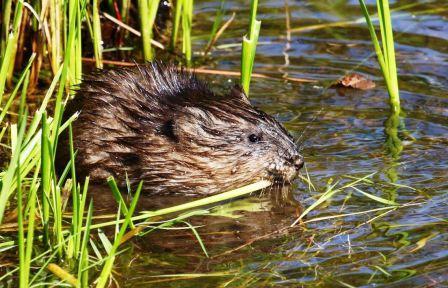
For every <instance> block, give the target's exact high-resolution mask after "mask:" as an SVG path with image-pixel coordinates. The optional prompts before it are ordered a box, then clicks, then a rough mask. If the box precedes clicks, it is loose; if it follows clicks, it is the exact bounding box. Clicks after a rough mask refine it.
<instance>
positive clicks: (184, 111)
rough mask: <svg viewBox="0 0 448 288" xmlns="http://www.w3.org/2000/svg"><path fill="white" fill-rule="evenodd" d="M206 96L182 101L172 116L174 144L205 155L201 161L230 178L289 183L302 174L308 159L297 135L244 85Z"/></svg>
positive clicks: (190, 151) (192, 152)
mask: <svg viewBox="0 0 448 288" xmlns="http://www.w3.org/2000/svg"><path fill="white" fill-rule="evenodd" d="M196 96H197V95H196ZM201 99H202V100H196V101H195V102H194V103H196V105H181V107H179V108H180V110H179V111H178V114H177V115H174V117H173V118H172V119H170V126H171V130H170V131H169V133H168V135H171V136H174V138H173V140H175V143H173V145H175V146H179V147H182V148H183V149H186V151H189V153H191V154H193V155H201V156H200V157H201V159H200V160H201V162H203V163H204V164H206V163H208V166H209V168H210V169H213V170H215V172H214V173H216V174H221V173H222V176H223V177H225V178H226V179H227V180H229V181H235V180H238V182H241V183H242V182H246V183H250V182H253V181H254V180H258V179H271V180H276V181H282V182H290V181H291V180H292V179H293V178H294V177H295V176H296V175H297V173H298V171H299V169H300V168H302V166H303V163H304V162H303V157H302V156H301V155H300V154H299V152H298V149H297V146H296V144H295V143H294V141H293V138H292V137H291V135H290V134H289V133H288V132H287V131H286V130H285V128H283V126H282V125H281V124H280V123H279V122H277V121H276V120H275V119H274V118H273V117H271V116H269V115H268V114H266V113H264V112H262V111H260V110H257V109H255V108H254V107H253V106H252V105H251V104H250V103H249V100H248V99H247V97H246V95H245V94H244V92H243V91H242V89H241V88H240V87H238V86H235V87H234V88H232V90H231V92H230V93H228V94H227V95H222V96H219V95H215V94H211V93H210V92H207V95H201ZM176 116H177V117H176Z"/></svg>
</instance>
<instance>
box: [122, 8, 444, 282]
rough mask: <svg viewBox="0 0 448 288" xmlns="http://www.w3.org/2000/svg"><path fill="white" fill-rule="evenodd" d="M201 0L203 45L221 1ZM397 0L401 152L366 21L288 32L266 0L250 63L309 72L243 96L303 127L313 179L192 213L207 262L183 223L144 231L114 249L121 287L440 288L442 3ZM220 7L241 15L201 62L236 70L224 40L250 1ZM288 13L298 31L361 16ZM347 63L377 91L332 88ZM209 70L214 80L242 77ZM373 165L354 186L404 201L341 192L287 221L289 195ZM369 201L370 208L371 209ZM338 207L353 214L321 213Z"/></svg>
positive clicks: (165, 202) (265, 83)
mask: <svg viewBox="0 0 448 288" xmlns="http://www.w3.org/2000/svg"><path fill="white" fill-rule="evenodd" d="M368 2H369V3H370V4H372V3H373V2H374V1H368ZM195 5H196V6H195V23H196V24H195V25H196V26H195V27H194V30H193V31H194V34H195V35H196V36H197V38H196V39H195V42H194V44H195V50H196V51H199V50H201V48H202V47H204V46H205V44H206V42H207V33H208V31H210V28H211V25H212V23H213V19H214V14H215V11H216V10H215V9H216V8H217V7H219V1H197V2H196V3H195ZM408 5H409V6H408ZM392 6H393V7H394V8H398V9H400V7H401V9H400V11H397V12H393V15H394V17H395V18H394V23H393V24H394V28H395V32H396V35H395V40H396V50H397V65H398V69H399V70H398V72H399V76H400V83H399V84H400V89H401V91H400V92H401V101H402V108H403V112H404V115H405V116H404V117H403V118H402V124H401V125H400V128H399V132H398V136H399V138H400V139H401V144H402V147H403V150H402V152H401V153H400V154H399V155H398V156H397V157H392V156H391V153H390V152H391V150H390V148H389V147H388V146H387V145H386V141H387V140H388V139H390V138H388V136H387V134H386V133H385V131H386V130H385V123H386V121H387V119H388V118H389V111H390V109H389V106H388V102H387V97H388V96H387V93H386V91H385V87H384V82H383V81H382V77H381V73H380V71H379V67H378V64H377V62H376V60H375V57H374V55H373V54H372V53H373V48H372V43H371V42H370V38H369V34H368V31H367V30H366V28H365V24H364V23H360V24H350V25H345V26H335V27H323V28H320V29H316V30H309V31H304V32H294V33H291V34H290V35H289V36H288V34H287V31H286V27H285V25H286V24H285V2H284V1H261V2H260V7H259V15H258V19H260V20H262V21H263V22H262V29H261V35H260V39H259V41H260V43H261V44H260V45H259V46H258V49H257V56H256V65H255V68H254V71H255V72H257V73H263V74H268V75H271V76H275V77H280V76H282V75H284V74H287V75H288V77H296V78H305V79H312V80H317V82H315V83H302V84H300V83H292V82H289V83H285V82H283V81H281V80H266V79H257V78H255V79H253V82H252V86H251V101H252V102H253V103H254V104H255V105H257V106H259V107H261V108H262V109H263V110H265V111H266V112H268V113H270V114H273V115H276V117H277V118H278V119H280V120H281V121H282V122H283V123H284V124H285V126H286V127H287V128H288V129H289V130H290V131H291V132H292V133H293V134H294V135H295V136H296V137H300V136H301V135H302V134H303V137H302V139H303V141H302V143H301V144H302V145H301V147H302V148H303V151H302V152H303V154H304V155H305V158H306V162H307V169H308V172H309V176H310V178H311V180H312V182H313V184H314V185H315V188H316V189H315V190H314V189H310V188H309V186H308V185H307V184H306V183H305V182H304V181H301V180H297V181H296V183H295V185H294V189H293V192H292V195H290V198H291V199H289V201H286V200H282V197H279V195H278V194H275V193H273V194H271V195H269V194H264V195H263V196H253V197H251V198H246V199H242V200H240V201H238V202H236V203H233V206H234V207H233V208H232V210H234V211H235V212H234V214H233V216H235V215H236V216H240V217H239V218H228V217H223V216H203V217H196V218H194V219H191V221H190V223H191V224H192V225H195V226H196V227H197V231H198V233H199V234H200V236H201V238H202V240H203V242H204V245H205V247H206V249H207V252H208V254H209V255H210V258H207V257H206V256H205V255H204V253H203V251H202V249H201V247H200V245H199V244H198V241H197V239H196V238H195V236H194V234H193V233H192V231H191V230H189V229H185V230H176V231H173V230H170V231H156V232H154V233H151V234H148V235H147V236H145V237H142V238H139V239H138V240H136V241H134V242H133V243H132V244H128V245H127V246H126V247H127V248H128V250H127V251H125V252H123V254H122V255H121V256H120V257H118V259H117V263H116V264H117V265H116V272H117V275H116V278H117V280H118V282H119V283H121V285H122V286H123V287H131V286H139V285H140V286H141V285H143V286H145V287H146V286H153V287H269V286H273V287H281V286H285V287H298V286H310V287H344V286H346V287H351V286H355V287H377V286H387V287H410V286H412V287H428V286H434V287H441V286H448V243H447V242H448V231H447V219H448V218H447V216H448V215H447V212H446V211H447V209H448V205H447V203H448V201H447V200H448V196H447V192H448V173H447V168H448V149H447V144H448V138H447V135H448V120H447V116H448V97H447V93H446V91H447V89H448V20H447V17H448V12H447V11H448V3H447V2H446V1H444V0H439V1H410V0H406V1H393V2H392ZM226 7H228V10H227V14H226V15H227V16H229V15H230V14H231V12H236V13H237V15H236V18H235V19H236V20H235V21H234V22H233V23H232V25H231V26H230V28H229V29H228V30H227V31H226V33H224V35H223V36H222V37H221V38H220V39H219V41H218V47H221V48H220V49H217V50H214V51H213V54H212V60H210V62H208V63H207V66H208V67H212V68H216V69H228V70H238V67H239V62H240V56H239V55H240V49H239V47H238V46H235V45H232V44H237V43H240V41H241V36H242V35H243V34H244V33H245V31H246V27H247V25H248V23H247V21H248V14H249V3H248V1H226ZM371 8H372V7H371ZM403 8H405V9H404V10H403ZM289 11H290V13H291V28H293V29H294V28H304V27H306V26H309V25H316V24H330V23H337V22H345V21H356V20H357V19H359V18H361V17H362V14H361V11H360V9H359V6H358V1H355V0H352V1H291V0H290V1H289ZM371 11H373V9H371ZM350 71H354V72H357V73H361V74H363V75H365V76H367V77H368V78H370V79H372V80H374V81H375V82H376V84H377V87H376V88H375V89H372V90H367V91H360V90H350V91H338V90H337V89H333V88H329V86H330V84H331V82H333V81H335V80H337V79H338V78H340V77H342V76H343V75H345V74H346V73H349V72H350ZM206 78H207V79H208V80H210V81H211V82H214V84H213V85H215V86H217V87H218V89H219V88H221V89H222V88H223V87H224V86H226V85H230V84H231V83H233V82H235V81H237V79H228V78H226V77H222V76H219V77H218V76H216V77H211V76H207V77H206ZM303 131H305V132H303ZM374 172H376V174H375V175H374V176H372V177H371V178H369V179H371V180H373V182H374V183H373V184H372V185H367V184H362V185H360V186H358V188H359V189H362V190H363V191H365V192H368V193H370V194H372V195H375V196H378V197H382V198H384V199H388V200H390V201H395V202H397V203H399V204H401V205H405V206H404V207H400V208H397V209H394V210H393V209H383V210H379V208H383V207H387V206H388V205H386V204H383V203H379V202H376V201H374V200H372V199H370V198H368V197H366V196H364V195H363V194H361V193H360V192H358V191H356V190H355V189H350V188H348V189H345V190H343V191H341V192H340V193H337V194H335V195H334V196H333V197H332V198H331V200H329V201H326V202H325V203H323V204H322V205H320V206H319V207H318V208H316V209H314V210H313V211H312V212H311V213H310V214H309V215H308V216H307V217H306V218H305V219H304V221H305V223H303V224H301V225H298V226H296V227H295V228H293V229H289V228H287V227H289V225H291V223H293V222H294V220H295V219H296V218H297V215H298V213H299V211H298V210H299V208H297V207H296V204H294V203H296V202H297V201H298V202H300V203H301V204H302V205H303V207H304V208H306V207H309V206H310V205H311V204H312V203H314V202H315V201H316V199H317V198H318V197H319V196H320V195H321V194H322V192H324V191H325V188H326V187H327V185H329V183H333V184H334V183H336V182H337V181H339V183H338V184H337V186H336V187H341V186H343V185H344V184H346V183H349V182H350V181H353V180H352V179H349V178H348V177H347V176H352V177H363V176H365V175H368V174H371V173H374ZM391 183H392V184H391ZM394 184H396V185H394ZM410 187H412V188H410ZM171 200H172V201H171ZM188 200H189V199H166V198H163V199H146V200H145V201H144V202H145V203H142V205H143V206H147V207H150V206H156V207H166V206H170V205H174V204H175V203H181V202H184V201H188ZM373 209H378V210H376V211H371V212H368V211H370V210H373ZM356 213H357V214H356ZM342 214H350V215H346V216H345V217H338V218H330V219H326V220H319V218H320V217H324V216H336V215H342ZM313 220H317V221H314V222H312V221H313ZM179 227H182V225H180V226H179ZM183 227H186V225H183ZM157 275H171V276H166V277H154V276H157ZM176 275H177V276H176ZM349 285H351V286H349Z"/></svg>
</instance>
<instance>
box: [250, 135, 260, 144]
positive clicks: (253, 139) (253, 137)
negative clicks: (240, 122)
mask: <svg viewBox="0 0 448 288" xmlns="http://www.w3.org/2000/svg"><path fill="white" fill-rule="evenodd" d="M249 141H250V142H252V143H257V142H260V141H261V136H258V135H255V134H250V135H249Z"/></svg>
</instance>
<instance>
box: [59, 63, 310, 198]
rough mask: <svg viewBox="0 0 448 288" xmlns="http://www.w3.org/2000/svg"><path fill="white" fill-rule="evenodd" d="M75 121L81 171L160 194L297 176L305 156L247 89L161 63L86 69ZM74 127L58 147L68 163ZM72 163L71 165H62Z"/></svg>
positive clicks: (73, 104)
mask: <svg viewBox="0 0 448 288" xmlns="http://www.w3.org/2000/svg"><path fill="white" fill-rule="evenodd" d="M76 112H79V113H80V114H79V116H78V119H77V120H76V121H74V122H73V124H72V125H73V137H74V148H75V150H77V151H78V154H77V157H76V161H75V163H76V167H77V173H78V175H80V176H81V177H85V176H87V175H89V176H90V180H91V181H93V182H95V183H98V182H103V183H104V180H105V179H106V178H107V177H109V176H110V175H112V176H114V177H115V178H116V179H117V182H118V183H119V185H121V186H126V181H129V182H130V183H131V184H132V185H135V184H136V183H138V182H139V181H141V180H143V182H144V185H143V187H144V191H147V192H148V193H152V194H162V193H188V194H202V195H205V194H213V193H217V192H224V191H227V190H230V189H234V188H238V187H241V186H243V185H246V184H250V183H253V182H255V181H257V180H260V179H272V180H274V179H275V180H280V181H283V182H284V183H286V182H290V181H291V180H292V179H294V178H295V176H296V175H297V173H298V171H299V169H300V168H301V167H302V166H303V157H302V156H301V155H300V154H299V152H298V151H297V150H298V149H297V146H296V144H295V143H294V141H293V138H292V137H291V135H290V134H289V133H288V132H287V131H286V130H285V128H283V127H282V125H281V124H280V123H279V122H277V121H276V120H275V119H274V118H272V117H271V116H269V115H267V114H266V113H264V112H262V111H260V110H257V109H256V108H254V107H253V106H252V105H251V104H250V102H249V100H248V98H247V97H246V95H245V93H244V92H243V90H242V89H241V88H240V87H239V86H235V87H233V88H232V89H231V90H230V92H229V93H228V94H225V95H218V94H215V93H214V92H212V91H211V90H210V89H209V87H208V85H207V84H206V83H205V82H203V81H200V80H199V79H197V77H196V75H195V74H194V73H191V72H188V71H186V70H185V69H178V68H177V67H176V66H174V65H166V64H162V63H159V62H153V63H149V64H145V65H136V66H133V67H126V68H115V69H111V70H108V71H104V70H101V71H97V72H94V73H92V74H90V75H87V76H85V78H84V80H83V82H82V84H80V86H79V87H78V89H77V93H76V96H75V97H74V99H73V100H72V101H70V102H69V103H68V104H67V106H66V109H65V112H64V118H65V119H66V118H67V117H69V116H71V115H73V114H74V113H76ZM68 151H69V148H68V137H67V133H65V135H63V136H62V137H61V140H60V145H59V148H58V158H59V161H58V162H59V164H60V165H65V164H66V163H67V161H68ZM61 167H62V166H61Z"/></svg>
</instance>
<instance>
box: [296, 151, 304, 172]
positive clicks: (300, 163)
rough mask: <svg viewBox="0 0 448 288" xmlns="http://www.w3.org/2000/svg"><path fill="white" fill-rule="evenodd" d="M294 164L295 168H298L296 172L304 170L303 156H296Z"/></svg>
mask: <svg viewBox="0 0 448 288" xmlns="http://www.w3.org/2000/svg"><path fill="white" fill-rule="evenodd" d="M293 163H294V168H296V171H297V172H299V170H300V169H302V167H303V165H304V164H305V161H304V160H303V156H301V155H296V156H294V157H293Z"/></svg>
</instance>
